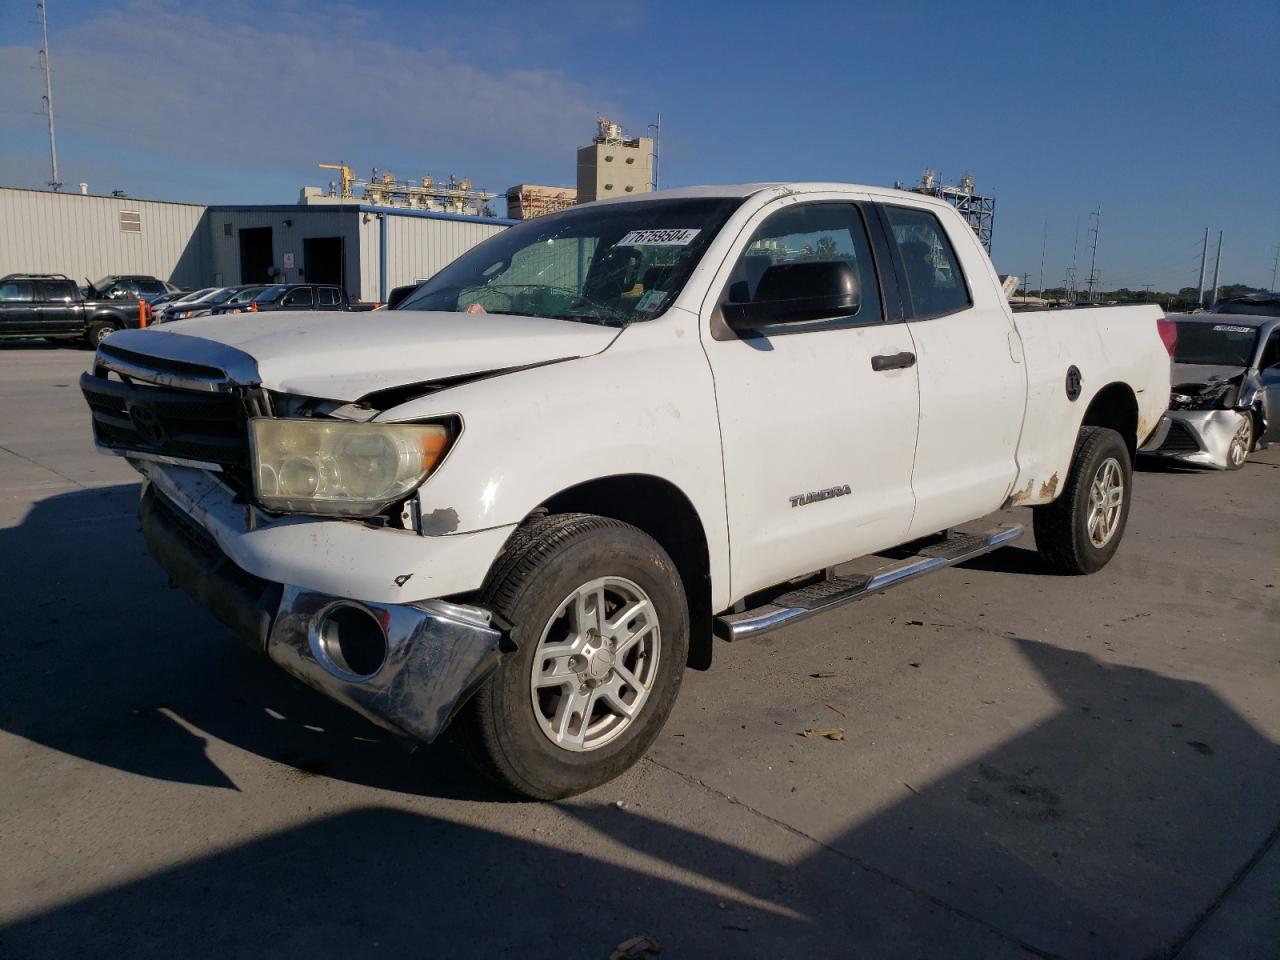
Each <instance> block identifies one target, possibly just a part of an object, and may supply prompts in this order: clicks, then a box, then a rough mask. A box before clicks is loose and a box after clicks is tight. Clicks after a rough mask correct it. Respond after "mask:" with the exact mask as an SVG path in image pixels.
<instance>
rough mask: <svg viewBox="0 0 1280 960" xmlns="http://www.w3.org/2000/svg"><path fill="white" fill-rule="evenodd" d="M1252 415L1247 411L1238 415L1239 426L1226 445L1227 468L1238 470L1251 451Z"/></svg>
mask: <svg viewBox="0 0 1280 960" xmlns="http://www.w3.org/2000/svg"><path fill="white" fill-rule="evenodd" d="M1253 436H1254V434H1253V416H1252V414H1249V413H1243V414H1241V415H1240V426H1238V427H1236V432H1235V433H1234V434H1233V435H1232V437H1231V443H1230V445H1228V447H1227V469H1228V470H1239V469H1240V468H1241V467H1243V466H1244V464H1245V461H1246V460H1248V459H1249V454H1251V453H1252V452H1253Z"/></svg>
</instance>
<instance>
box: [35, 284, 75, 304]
mask: <svg viewBox="0 0 1280 960" xmlns="http://www.w3.org/2000/svg"><path fill="white" fill-rule="evenodd" d="M75 298H76V285H75V284H74V283H72V282H71V281H70V280H42V281H41V282H40V299H41V300H46V301H50V302H53V303H70V302H71V301H72V300H74V299H75Z"/></svg>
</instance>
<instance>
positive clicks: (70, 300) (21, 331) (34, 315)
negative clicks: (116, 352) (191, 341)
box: [0, 273, 142, 350]
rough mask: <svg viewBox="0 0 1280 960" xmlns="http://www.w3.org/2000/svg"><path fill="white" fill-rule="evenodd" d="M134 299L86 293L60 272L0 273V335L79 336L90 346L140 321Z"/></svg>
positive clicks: (96, 344) (58, 337) (92, 346)
mask: <svg viewBox="0 0 1280 960" xmlns="http://www.w3.org/2000/svg"><path fill="white" fill-rule="evenodd" d="M141 322H142V315H141V308H140V306H139V301H138V300H137V298H136V297H135V298H134V299H132V300H129V299H124V298H122V297H113V298H110V299H99V298H97V297H92V296H86V295H85V294H84V293H82V292H81V291H80V288H79V287H77V286H76V284H75V282H74V281H73V280H71V279H70V278H68V277H65V276H63V275H62V274H60V273H11V274H8V275H7V276H4V277H0V338H4V339H15V338H19V337H43V338H46V339H49V340H79V341H81V342H82V343H83V344H84V345H85V346H86V347H88V348H89V349H91V350H92V349H94V348H95V347H97V346H98V344H99V343H101V342H102V340H103V338H104V337H106V336H107V335H108V334H110V333H113V332H114V331H116V330H125V329H136V328H137V327H138V326H140V325H141Z"/></svg>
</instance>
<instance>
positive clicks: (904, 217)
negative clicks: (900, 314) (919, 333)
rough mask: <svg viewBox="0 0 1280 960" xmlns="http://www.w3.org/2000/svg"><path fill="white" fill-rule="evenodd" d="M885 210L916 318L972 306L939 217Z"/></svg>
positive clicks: (907, 209)
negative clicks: (904, 270) (900, 259)
mask: <svg viewBox="0 0 1280 960" xmlns="http://www.w3.org/2000/svg"><path fill="white" fill-rule="evenodd" d="M884 209H885V213H886V214H887V215H888V217H889V224H890V226H891V227H892V228H893V241H894V243H896V244H897V245H898V253H899V255H900V256H901V258H902V265H903V267H904V268H905V269H906V272H907V288H908V291H909V292H910V295H911V306H912V313H913V315H914V316H915V318H916V319H918V320H919V319H924V318H926V317H941V316H943V315H945V314H948V313H955V312H957V311H959V310H964V309H965V308H967V307H970V306H972V305H973V300H972V299H971V298H970V297H969V288H968V286H967V285H966V284H965V279H964V273H963V272H962V271H961V270H960V262H959V261H958V260H957V259H956V252H955V250H954V249H952V247H951V241H950V240H948V239H947V234H946V231H945V230H943V229H942V224H941V223H939V222H938V218H937V217H935V216H934V215H933V214H932V213H930V212H929V211H928V210H913V209H909V208H907V207H885V208H884Z"/></svg>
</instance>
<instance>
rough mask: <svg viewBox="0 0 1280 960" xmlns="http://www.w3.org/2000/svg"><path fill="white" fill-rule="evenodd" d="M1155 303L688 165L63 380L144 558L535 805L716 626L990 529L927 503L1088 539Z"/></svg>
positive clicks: (572, 779)
mask: <svg viewBox="0 0 1280 960" xmlns="http://www.w3.org/2000/svg"><path fill="white" fill-rule="evenodd" d="M1161 322H1162V314H1161V313H1160V311H1159V310H1158V309H1157V308H1155V307H1151V306H1135V307H1114V308H1106V307H1103V308H1096V309H1089V310H1075V311H1063V312H1061V313H1059V312H1052V311H1049V312H1038V313H1014V312H1012V311H1011V310H1010V307H1009V304H1008V302H1007V301H1006V298H1005V296H1004V294H1003V291H1002V287H1001V284H1000V279H999V277H998V276H997V275H996V273H995V270H994V269H993V267H992V264H991V262H990V260H989V259H988V258H987V255H986V252H985V251H984V250H983V248H982V246H981V245H980V244H979V242H978V240H977V238H976V236H975V235H974V232H973V231H972V230H971V229H970V228H969V226H968V225H967V224H966V222H965V221H964V220H963V219H962V218H961V216H960V215H959V214H958V213H957V212H956V211H955V210H953V209H952V208H951V207H950V206H948V205H947V204H946V203H944V202H941V201H938V200H935V199H931V198H928V197H924V196H920V195H917V194H913V193H905V192H898V191H893V190H886V189H881V188H876V187H860V186H849V185H842V184H811V183H788V184H753V185H748V186H727V187H724V186H722V187H698V188H690V189H682V190H669V191H663V192H660V193H654V194H647V195H645V196H643V197H637V198H625V199H619V200H609V201H604V202H598V203H589V204H584V205H582V206H577V207H574V208H571V209H569V210H566V211H563V212H560V213H556V214H552V215H549V216H543V217H538V218H537V219H534V220H529V221H526V222H524V223H521V224H518V225H516V226H513V227H511V228H510V229H508V230H506V231H504V232H503V233H500V234H498V235H496V236H494V237H492V238H490V239H488V240H486V241H485V242H483V243H481V244H480V245H478V246H476V247H474V248H472V249H471V250H470V251H468V252H467V253H465V254H463V255H462V256H461V257H459V258H458V259H457V260H456V261H454V262H453V263H452V264H451V265H450V266H448V267H446V268H445V269H443V270H441V271H440V272H439V273H438V274H437V275H436V276H434V277H433V278H432V279H430V280H429V281H427V282H425V283H423V284H421V285H420V286H418V287H417V289H415V290H414V291H413V292H412V293H411V294H410V295H409V296H408V297H407V298H405V299H404V300H403V301H402V302H400V303H399V304H398V305H397V307H396V309H394V310H383V311H379V312H377V313H373V314H370V315H368V317H367V318H365V319H364V320H362V321H361V323H360V324H358V325H352V323H351V321H350V319H349V318H348V317H347V316H345V315H343V314H334V313H319V312H317V313H306V312H301V313H296V314H289V315H283V314H282V315H280V316H276V317H272V318H271V321H270V322H266V321H264V320H263V319H262V318H261V317H260V316H255V315H253V314H241V315H239V316H222V317H205V318H196V319H191V320H183V321H178V322H176V323H171V324H166V325H165V327H164V328H163V329H160V330H145V331H132V330H123V331H120V332H117V333H113V334H111V335H110V336H109V337H107V338H106V339H105V341H104V342H103V343H102V344H101V345H100V347H99V349H98V352H97V354H96V357H95V362H94V365H93V368H92V370H91V371H90V372H87V373H86V374H85V375H84V377H83V378H82V380H81V386H82V388H83V392H84V396H85V398H86V400H87V401H88V404H89V407H90V409H91V412H92V418H93V429H94V434H95V439H96V443H97V445H98V447H99V448H100V449H101V450H102V451H103V452H105V453H109V454H115V455H119V456H123V457H125V458H127V459H128V460H129V461H130V463H131V464H132V465H133V466H134V467H136V468H137V470H138V471H139V472H140V473H141V474H142V476H143V484H142V498H141V504H140V517H141V526H142V532H143V535H144V537H145V539H146V543H147V545H148V547H149V549H150V552H151V553H152V554H153V555H154V556H155V558H156V560H157V561H158V562H159V564H160V566H161V567H163V568H164V570H165V571H166V572H167V574H168V576H169V578H170V579H171V580H172V581H173V582H175V583H177V584H178V585H180V586H182V587H183V588H185V589H186V590H187V591H189V592H190V593H191V594H192V595H193V596H194V597H195V598H196V599H197V600H198V601H199V602H200V603H202V604H203V605H204V606H206V607H207V608H208V609H209V611H210V612H211V613H212V614H213V615H214V616H215V617H217V618H219V619H220V620H221V621H222V622H223V623H224V624H226V625H227V626H229V627H230V628H231V630H232V632H234V633H235V634H236V635H238V636H240V637H241V638H243V639H244V640H245V641H247V642H248V643H249V644H251V645H252V646H253V647H254V648H256V649H257V650H259V651H261V652H262V653H264V654H265V655H266V656H267V657H268V658H270V659H271V660H272V661H274V662H275V663H276V664H277V665H279V666H280V667H282V668H284V669H285V670H286V671H288V672H289V673H290V674H292V675H293V676H295V677H297V678H299V679H301V680H302V681H305V682H306V683H307V684H309V685H311V686H313V687H315V688H316V689H318V690H319V691H321V692H322V693H324V694H326V695H328V696H329V697H331V698H333V699H335V700H337V701H340V702H341V703H343V704H345V705H347V706H348V707H350V708H352V709H353V710H355V711H357V712H358V713H360V714H363V715H364V716H365V717H367V718H368V719H370V720H372V721H374V722H375V723H377V724H380V725H381V726H383V727H385V728H387V729H388V730H390V731H393V732H394V733H395V734H396V735H397V736H398V738H400V739H401V740H403V741H405V742H406V743H409V744H415V743H422V742H430V741H432V740H434V739H435V738H436V737H437V736H438V735H439V734H440V733H441V732H442V731H443V730H444V729H445V728H446V726H448V725H450V724H452V729H451V731H450V732H451V734H454V735H456V736H457V738H458V741H459V742H460V743H462V744H463V745H464V747H465V749H466V750H467V751H468V753H469V755H470V756H472V757H473V758H474V760H475V761H476V763H477V764H478V765H479V767H480V768H481V769H482V770H484V771H485V772H487V773H488V774H489V775H491V776H492V777H494V778H495V779H497V780H498V781H499V782H500V783H502V784H505V785H506V786H507V787H509V788H510V789H512V790H514V791H516V792H517V793H519V794H522V795H524V796H527V797H532V798H542V799H550V798H557V797H563V796H567V795H570V794H574V793H577V792H580V791H583V790H586V789H588V788H590V787H593V786H596V785H598V784H600V783H603V782H605V781H607V780H609V779H610V778H612V777H615V776H616V775H618V774H619V773H621V772H622V771H623V770H625V769H627V768H628V767H629V766H630V765H631V764H633V763H635V762H636V760H637V759H638V758H639V757H640V756H641V755H642V754H643V752H644V751H645V749H646V748H647V747H648V746H649V745H650V744H651V743H652V742H653V739H654V737H655V736H657V734H658V732H659V730H660V729H661V727H662V725H663V723H664V721H665V720H666V718H667V716H668V714H669V713H670V711H671V709H672V704H673V703H674V701H675V698H676V694H677V692H678V691H679V689H680V683H681V677H682V675H683V672H684V670H685V669H686V668H687V667H693V668H698V669H705V668H707V667H709V666H710V664H711V660H712V652H713V650H712V648H713V646H716V643H715V640H714V639H713V638H720V640H721V641H732V640H738V639H742V638H747V637H754V636H758V635H760V634H762V633H765V632H766V631H770V630H776V629H780V628H785V627H786V626H788V625H790V624H793V623H796V622H797V621H800V620H802V619H804V618H806V617H809V616H813V615H817V614H820V613H823V612H826V611H829V610H832V609H834V608H836V607H839V606H842V605H844V604H847V603H849V602H850V601H853V600H856V599H859V598H861V597H865V596H867V595H869V594H873V593H877V592H879V591H882V590H884V589H886V588H888V587H891V586H894V585H896V584H900V583H903V582H906V581H909V580H912V579H914V578H917V577H920V576H923V575H925V574H927V573H930V572H933V571H935V570H939V569H942V568H945V567H947V566H950V565H952V564H956V563H959V562H962V561H964V560H967V559H969V558H972V557H975V556H977V555H979V554H982V553H984V552H987V551H990V550H993V549H995V548H997V547H999V546H1001V545H1003V544H1007V543H1009V542H1011V541H1013V540H1015V539H1016V538H1018V537H1019V536H1020V535H1021V534H1022V532H1023V531H1022V527H1021V526H1020V525H1018V524H1017V523H1015V522H1012V520H1001V521H994V523H995V525H994V527H992V528H991V529H983V530H980V531H979V532H977V533H974V532H972V531H969V532H965V533H963V534H961V533H957V532H956V531H957V529H958V528H961V527H962V526H963V525H966V524H967V525H969V526H971V527H972V526H973V521H975V520H976V519H981V518H984V517H986V516H988V515H989V514H992V513H993V512H995V511H999V510H1000V509H1001V508H1008V507H1016V506H1022V507H1031V508H1032V518H1033V524H1032V525H1033V527H1034V533H1035V544H1036V548H1037V549H1038V550H1039V552H1040V553H1041V555H1042V556H1043V557H1044V558H1045V559H1046V560H1047V561H1048V563H1049V564H1050V565H1051V566H1052V567H1054V568H1056V569H1057V570H1058V571H1061V572H1063V573H1068V574H1086V573H1092V572H1094V571H1096V570H1098V569H1100V568H1101V567H1103V566H1104V565H1105V564H1106V563H1107V562H1108V561H1109V560H1110V559H1111V557H1112V556H1113V555H1114V554H1115V552H1116V550H1117V548H1118V547H1119V546H1120V542H1121V539H1122V537H1123V536H1124V530H1125V522H1126V519H1127V516H1128V513H1129V507H1130V503H1131V499H1132V493H1133V473H1132V467H1131V465H1132V463H1133V458H1134V455H1135V453H1136V452H1137V451H1138V450H1139V449H1141V448H1142V447H1143V446H1144V445H1145V444H1147V443H1148V441H1149V440H1150V438H1152V437H1153V435H1155V434H1156V433H1157V428H1158V427H1159V426H1160V425H1161V421H1162V416H1163V414H1164V411H1165V407H1166V405H1167V398H1168V396H1169V353H1168V349H1167V347H1166V342H1165V339H1164V337H1162V334H1161V332H1160V329H1159V325H1160V323H1161ZM980 526H984V525H980ZM877 555H880V556H884V555H888V556H891V557H894V558H895V559H892V560H887V561H883V562H878V563H872V562H870V561H873V560H875V557H876V556H877ZM857 558H861V559H862V563H861V564H860V565H861V566H864V567H867V566H869V567H870V572H862V573H850V572H847V571H848V570H849V569H850V564H848V563H846V561H850V560H852V559H857ZM169 649H170V654H171V655H175V656H181V652H180V650H179V651H178V652H176V653H175V652H174V651H173V648H172V647H170V648H169ZM720 655H722V656H723V655H727V654H724V653H723V652H721V654H720Z"/></svg>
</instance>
